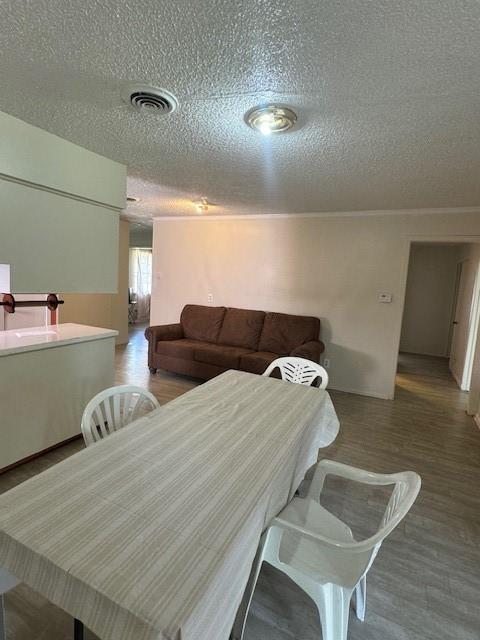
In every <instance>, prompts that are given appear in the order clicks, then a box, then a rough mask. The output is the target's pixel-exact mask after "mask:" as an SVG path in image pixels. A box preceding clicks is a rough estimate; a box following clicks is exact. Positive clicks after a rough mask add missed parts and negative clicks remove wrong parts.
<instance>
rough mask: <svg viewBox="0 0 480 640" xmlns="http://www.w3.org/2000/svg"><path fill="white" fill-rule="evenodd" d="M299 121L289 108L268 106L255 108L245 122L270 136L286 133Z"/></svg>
mask: <svg viewBox="0 0 480 640" xmlns="http://www.w3.org/2000/svg"><path fill="white" fill-rule="evenodd" d="M296 121H297V114H296V113H295V112H294V111H292V109H290V108H289V107H283V106H281V105H276V104H268V105H266V106H264V107H255V108H254V109H251V110H250V111H248V112H247V113H246V114H245V122H246V123H247V124H248V126H249V127H251V128H252V129H256V130H257V131H260V133H263V135H264V136H269V135H270V134H271V133H284V132H285V131H288V130H289V129H291V128H292V127H293V125H294V124H295V123H296Z"/></svg>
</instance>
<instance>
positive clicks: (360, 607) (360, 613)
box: [355, 575, 367, 622]
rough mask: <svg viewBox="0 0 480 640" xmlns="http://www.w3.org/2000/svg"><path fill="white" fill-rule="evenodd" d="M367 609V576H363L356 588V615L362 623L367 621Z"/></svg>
mask: <svg viewBox="0 0 480 640" xmlns="http://www.w3.org/2000/svg"><path fill="white" fill-rule="evenodd" d="M366 608H367V576H366V575H365V576H363V578H361V580H360V582H359V583H358V584H357V586H356V587H355V613H356V614H357V618H358V619H359V620H361V621H362V622H363V621H364V620H365V609H366Z"/></svg>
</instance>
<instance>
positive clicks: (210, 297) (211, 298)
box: [207, 293, 213, 302]
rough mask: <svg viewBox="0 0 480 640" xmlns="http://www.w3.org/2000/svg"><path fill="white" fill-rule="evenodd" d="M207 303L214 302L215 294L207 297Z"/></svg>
mask: <svg viewBox="0 0 480 640" xmlns="http://www.w3.org/2000/svg"><path fill="white" fill-rule="evenodd" d="M207 302H213V293H209V294H208V296H207Z"/></svg>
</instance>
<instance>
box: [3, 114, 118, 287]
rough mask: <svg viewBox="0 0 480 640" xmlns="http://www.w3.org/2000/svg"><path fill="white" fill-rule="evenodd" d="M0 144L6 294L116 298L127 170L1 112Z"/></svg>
mask: <svg viewBox="0 0 480 640" xmlns="http://www.w3.org/2000/svg"><path fill="white" fill-rule="evenodd" d="M0 140H1V143H0V202H1V212H0V263H3V264H9V265H10V266H11V274H10V276H11V291H12V292H13V293H43V292H49V291H72V292H73V291H74V292H85V291H96V292H110V293H113V292H115V291H116V290H117V247H118V221H119V212H120V209H121V207H123V206H124V205H125V189H126V168H125V167H124V166H123V165H120V164H118V163H117V162H113V161H111V160H108V159H107V158H103V157H101V156H99V155H97V154H95V153H92V152H90V151H87V150H86V149H83V148H81V147H79V146H77V145H74V144H72V143H70V142H67V141H66V140H62V139H61V138H58V137H57V136H54V135H52V134H50V133H47V132H46V131H42V130H41V129H38V128H37V127H33V126H31V125H29V124H27V123H26V122H22V121H21V120H18V119H17V118H14V117H12V116H9V115H7V114H5V113H1V112H0Z"/></svg>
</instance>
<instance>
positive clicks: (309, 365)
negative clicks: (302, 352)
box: [263, 356, 328, 389]
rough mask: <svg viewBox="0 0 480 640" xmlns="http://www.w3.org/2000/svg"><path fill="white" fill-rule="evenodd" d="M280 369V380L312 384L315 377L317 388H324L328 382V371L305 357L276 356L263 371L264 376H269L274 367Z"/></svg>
mask: <svg viewBox="0 0 480 640" xmlns="http://www.w3.org/2000/svg"><path fill="white" fill-rule="evenodd" d="M277 368H278V369H279V370H280V375H281V376H282V380H286V381H287V382H296V383H297V384H308V385H312V384H313V383H314V382H315V380H317V378H319V379H320V385H319V389H325V388H326V387H327V384H328V373H327V372H326V370H325V369H324V368H323V367H322V366H321V365H319V364H317V363H316V362H312V361H311V360H307V359H306V358H296V357H293V356H286V357H285V358H277V359H276V360H274V361H273V362H272V363H271V364H269V366H268V367H267V368H266V369H265V371H264V372H263V375H264V376H267V377H268V376H270V375H271V374H272V372H273V371H274V370H275V369H277Z"/></svg>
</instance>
